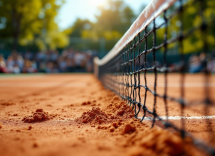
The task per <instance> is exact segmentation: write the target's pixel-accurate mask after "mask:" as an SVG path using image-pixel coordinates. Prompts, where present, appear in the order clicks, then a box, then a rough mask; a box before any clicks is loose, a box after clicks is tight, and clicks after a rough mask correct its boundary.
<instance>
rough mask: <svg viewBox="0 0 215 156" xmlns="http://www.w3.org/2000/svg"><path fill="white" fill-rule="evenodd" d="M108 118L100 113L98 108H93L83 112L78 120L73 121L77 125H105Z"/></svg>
mask: <svg viewBox="0 0 215 156" xmlns="http://www.w3.org/2000/svg"><path fill="white" fill-rule="evenodd" d="M107 119H108V116H107V115H106V114H105V113H104V112H103V111H101V109H100V108H98V107H97V108H95V107H93V108H92V110H89V111H87V112H84V113H83V114H82V116H81V117H80V118H77V119H76V120H75V121H76V122H78V123H94V124H101V123H106V122H107Z"/></svg>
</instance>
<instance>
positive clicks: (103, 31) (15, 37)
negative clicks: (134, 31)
mask: <svg viewBox="0 0 215 156" xmlns="http://www.w3.org/2000/svg"><path fill="white" fill-rule="evenodd" d="M68 1H69V0H0V54H3V55H4V57H5V58H7V57H8V56H9V55H10V54H11V53H12V52H14V50H15V51H17V52H18V53H22V54H23V53H26V52H31V53H35V55H36V53H38V52H46V53H55V52H56V51H57V52H56V55H58V54H57V53H58V52H59V54H60V55H61V54H62V52H63V51H65V50H67V49H70V51H71V53H75V51H80V52H83V53H85V52H87V51H88V50H92V51H93V52H95V53H92V52H89V53H90V55H91V56H92V57H94V56H96V55H97V56H99V57H100V58H102V57H103V56H105V54H107V53H108V52H109V51H110V50H111V49H112V48H113V46H114V45H115V44H116V43H117V41H118V40H119V39H120V38H121V37H122V36H123V35H124V33H125V32H126V31H127V30H128V29H129V27H130V26H131V25H132V23H133V22H134V21H135V19H136V18H137V17H138V15H139V14H140V13H141V12H142V10H144V8H145V7H146V4H147V3H141V5H140V6H139V10H138V11H137V10H134V8H132V7H131V6H130V5H129V4H127V3H126V2H125V1H123V0H106V1H105V0H91V1H90V0H89V1H88V0H85V2H88V3H87V4H79V5H80V6H78V8H76V10H77V9H80V13H81V12H82V11H83V10H81V7H83V5H85V8H87V7H88V8H90V7H92V6H93V5H95V6H96V7H95V8H96V12H97V13H96V14H95V15H94V16H95V20H91V19H87V18H85V19H84V18H76V20H75V22H73V23H72V25H70V26H68V27H66V28H64V29H62V28H60V23H61V22H60V20H59V21H57V20H56V18H57V16H58V15H59V10H60V9H62V6H63V5H67V3H68ZM71 1H73V2H74V3H75V0H71ZM71 1H69V2H71ZM193 1H194V0H190V1H188V0H184V1H183V2H184V3H188V4H186V5H187V6H189V7H185V9H184V13H182V14H178V15H176V16H174V17H173V18H172V19H171V20H170V21H169V22H168V25H171V27H168V34H167V38H168V39H171V38H174V37H176V36H177V35H179V34H180V33H181V30H180V28H181V25H182V27H183V33H184V34H186V33H188V32H189V31H190V30H192V29H193V28H194V27H201V25H202V24H205V23H206V27H207V28H208V29H205V30H204V32H203V31H201V29H199V30H198V31H196V32H195V33H194V34H192V35H190V36H189V37H188V38H186V39H184V40H183V47H184V48H183V53H184V54H185V59H186V60H187V61H188V59H189V57H190V56H191V55H193V54H194V53H195V54H197V55H199V54H200V53H202V52H204V53H208V52H212V51H215V26H214V19H215V9H214V8H215V1H214V0H205V1H198V3H193ZM83 2H84V1H83ZM101 2H105V3H103V4H102V3H101ZM76 3H78V2H76ZM133 3H136V1H135V2H134V1H133ZM88 4H89V6H87V5H88ZM178 6H179V4H178V3H175V4H174V5H173V6H172V7H171V8H169V9H168V12H167V14H168V15H171V13H172V12H174V11H175V10H176V8H178ZM200 6H201V7H202V8H203V9H204V11H203V12H202V14H203V16H201V12H200V8H201V7H200ZM74 7H76V6H71V9H74ZM74 10H75V9H74ZM87 12H88V10H85V13H87ZM181 15H182V16H183V17H180V16H181ZM64 16H67V19H70V18H74V15H73V14H70V13H69V12H68V14H65V15H64ZM202 17H204V19H203V18H202ZM163 22H164V18H163V15H160V17H158V18H157V19H156V24H157V26H159V25H160V24H161V23H163ZM151 29H152V26H151V25H149V26H148V29H147V31H150V30H151ZM164 32H165V28H164V27H161V29H159V30H157V31H156V45H160V44H162V43H164ZM143 33H144V32H142V33H141V37H143V35H144V34H143ZM152 41H153V36H152V35H150V36H149V37H148V43H147V44H148V46H147V47H148V49H150V48H152V45H153V43H152ZM204 42H205V43H207V51H205V48H204V46H205V45H204ZM178 47H179V45H178V42H175V43H173V44H169V45H168V53H167V61H169V64H174V63H176V62H179V61H180V57H179V56H180V52H179V48H178ZM140 49H141V51H143V50H144V45H142V46H141V47H140ZM65 53H67V52H66V51H65ZM92 54H93V55H92ZM41 55H42V54H41ZM65 55H67V54H65ZM71 55H73V54H71ZM156 55H157V60H158V62H160V64H162V63H163V49H159V50H158V51H157V52H156ZM23 56H24V54H23ZM173 56H174V57H173ZM147 57H148V58H147V59H148V60H152V55H151V54H148V55H147ZM2 59H3V58H2ZM59 59H61V58H60V57H59ZM46 62H47V61H46ZM91 64H92V59H91ZM91 66H92V65H91Z"/></svg>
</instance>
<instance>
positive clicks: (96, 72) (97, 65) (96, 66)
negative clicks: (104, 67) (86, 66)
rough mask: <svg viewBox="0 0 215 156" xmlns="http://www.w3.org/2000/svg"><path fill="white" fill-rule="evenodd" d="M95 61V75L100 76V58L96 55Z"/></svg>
mask: <svg viewBox="0 0 215 156" xmlns="http://www.w3.org/2000/svg"><path fill="white" fill-rule="evenodd" d="M93 63H94V75H95V77H97V78H99V58H98V57H95V58H94V59H93Z"/></svg>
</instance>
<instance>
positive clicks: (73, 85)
mask: <svg viewBox="0 0 215 156" xmlns="http://www.w3.org/2000/svg"><path fill="white" fill-rule="evenodd" d="M58 85H59V83H47V82H46V83H44V82H39V83H38V82H35V83H33V82H31V83H2V84H1V83H0V87H13V88H16V87H28V88H29V87H36V88H38V87H39V88H40V87H56V86H58ZM60 87H87V84H86V83H68V84H66V85H62V86H60Z"/></svg>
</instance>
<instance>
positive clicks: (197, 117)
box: [138, 116, 215, 120]
mask: <svg viewBox="0 0 215 156" xmlns="http://www.w3.org/2000/svg"><path fill="white" fill-rule="evenodd" d="M160 117H161V118H162V119H163V120H166V116H160ZM138 119H142V117H138ZM152 119H153V117H145V118H144V120H152ZM168 119H169V120H181V119H199V120H201V119H215V116H190V117H185V116H183V117H182V116H169V117H168ZM156 120H158V119H156Z"/></svg>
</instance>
